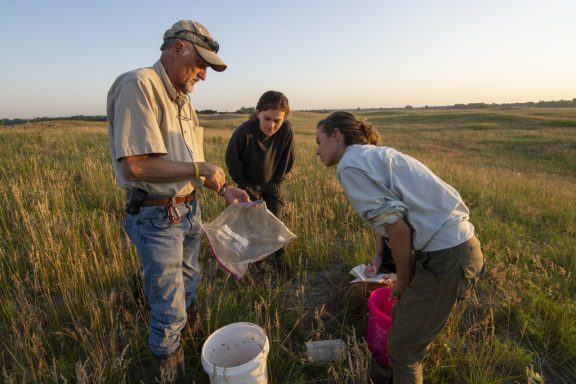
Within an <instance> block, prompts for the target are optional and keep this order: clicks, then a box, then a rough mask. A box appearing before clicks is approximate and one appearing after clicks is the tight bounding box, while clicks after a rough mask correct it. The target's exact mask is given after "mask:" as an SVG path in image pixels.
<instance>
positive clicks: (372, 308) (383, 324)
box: [366, 288, 396, 366]
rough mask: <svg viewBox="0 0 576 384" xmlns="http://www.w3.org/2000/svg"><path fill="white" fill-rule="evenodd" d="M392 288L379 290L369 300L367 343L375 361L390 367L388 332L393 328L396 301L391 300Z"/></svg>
mask: <svg viewBox="0 0 576 384" xmlns="http://www.w3.org/2000/svg"><path fill="white" fill-rule="evenodd" d="M390 291H392V288H378V289H376V290H374V291H373V292H372V293H371V294H370V297H369V298H368V327H367V330H366V342H367V344H368V349H369V350H370V353H372V356H373V357H374V359H375V360H376V361H377V362H379V363H380V364H382V365H384V366H388V365H389V362H388V352H387V348H386V343H387V342H388V332H389V331H390V327H392V307H394V304H395V303H396V300H395V299H392V300H389V297H390Z"/></svg>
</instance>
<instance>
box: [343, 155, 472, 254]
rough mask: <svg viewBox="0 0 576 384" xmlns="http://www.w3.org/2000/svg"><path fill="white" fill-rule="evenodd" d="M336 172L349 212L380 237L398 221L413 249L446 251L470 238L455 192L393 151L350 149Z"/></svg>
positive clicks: (463, 207) (418, 164) (464, 210)
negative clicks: (403, 223)
mask: <svg viewBox="0 0 576 384" xmlns="http://www.w3.org/2000/svg"><path fill="white" fill-rule="evenodd" d="M336 171H337V175H338V179H339V180H340V184H341V185H342V188H343V189H344V193H345V194H346V197H347V198H348V201H349V202H350V204H351V205H352V207H353V208H354V210H355V211H356V212H357V213H358V215H359V216H360V218H361V219H362V220H364V221H366V222H368V223H369V224H370V225H371V226H372V227H373V228H374V230H375V231H376V233H378V234H379V235H381V236H383V237H386V238H387V237H388V234H387V232H386V228H385V226H384V225H385V224H392V223H394V222H395V221H397V220H399V219H401V218H403V217H406V220H407V221H408V223H409V224H410V226H411V227H412V230H413V239H412V241H413V247H414V249H415V250H418V251H424V252H429V251H437V250H441V249H447V248H451V247H454V246H456V245H459V244H462V243H463V242H465V241H467V240H468V239H470V238H471V237H472V236H473V235H474V226H473V225H472V224H471V223H470V222H469V221H468V215H469V210H468V208H467V207H466V205H465V204H464V202H463V201H462V198H461V197H460V194H459V193H458V191H456V190H455V189H454V188H453V187H452V186H450V185H448V184H447V183H445V182H444V181H442V180H441V179H440V178H439V177H438V176H436V175H435V174H434V173H433V172H432V171H431V170H430V169H428V168H427V167H426V166H425V165H424V164H422V163H421V162H419V161H418V160H416V159H414V158H413V157H410V156H408V155H405V154H403V153H400V152H398V151H396V150H395V149H393V148H387V147H376V146H373V145H351V146H349V147H348V148H347V149H346V151H345V152H344V155H343V157H342V159H341V160H340V162H339V163H338V167H337V170H336Z"/></svg>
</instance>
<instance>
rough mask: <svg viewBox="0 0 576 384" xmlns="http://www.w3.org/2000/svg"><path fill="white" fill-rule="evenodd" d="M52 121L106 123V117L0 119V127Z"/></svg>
mask: <svg viewBox="0 0 576 384" xmlns="http://www.w3.org/2000/svg"><path fill="white" fill-rule="evenodd" d="M54 120H80V121H106V116H102V115H97V116H85V115H76V116H68V117H35V118H33V119H0V125H16V124H26V123H40V122H43V121H54Z"/></svg>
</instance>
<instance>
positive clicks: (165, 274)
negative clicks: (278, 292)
mask: <svg viewBox="0 0 576 384" xmlns="http://www.w3.org/2000/svg"><path fill="white" fill-rule="evenodd" d="M160 49H161V51H162V54H161V57H160V60H158V61H157V62H156V63H155V64H154V65H153V66H152V67H149V68H141V69H137V70H134V71H131V72H127V73H124V74H122V75H120V76H119V77H118V78H117V79H116V81H115V82H114V84H113V85H112V87H111V88H110V91H109V93H108V102H107V114H108V133H109V139H110V150H111V154H112V162H113V166H114V173H115V176H116V180H117V182H118V184H119V185H120V187H121V188H123V189H124V190H126V192H127V196H128V197H127V201H126V215H125V219H124V229H125V230H126V233H127V234H128V236H129V237H130V239H131V240H132V242H133V243H134V245H135V247H136V249H137V251H138V254H139V256H140V262H141V266H142V269H143V272H144V292H145V293H146V297H147V299H148V304H149V305H150V309H151V321H150V335H149V338H148V344H149V346H150V349H151V350H152V353H153V355H154V356H155V357H156V358H157V360H158V361H159V366H160V370H161V371H163V372H165V373H168V374H172V375H175V377H176V379H177V381H183V380H184V377H185V370H184V352H183V348H182V346H181V344H180V332H181V330H182V329H183V328H184V326H185V325H186V324H187V320H188V321H189V322H190V321H193V320H194V319H195V313H196V309H195V308H196V288H197V287H198V285H199V283H200V265H199V262H198V253H199V247H200V238H201V215H200V207H199V205H198V201H197V200H196V195H195V193H196V190H197V189H198V188H201V187H202V186H205V187H207V188H208V189H211V190H213V191H215V192H217V193H218V194H219V195H220V196H223V197H224V198H225V199H226V201H227V203H230V204H234V203H238V202H243V201H249V198H248V195H247V194H246V192H244V191H243V190H241V189H237V188H233V187H227V184H226V183H225V174H224V171H223V170H222V168H220V167H218V166H216V165H213V164H210V163H207V162H205V160H204V150H203V131H202V127H200V125H199V123H198V118H197V116H196V113H195V111H194V108H193V106H192V104H191V102H190V98H189V96H188V93H189V92H191V91H192V89H193V87H194V85H195V84H196V83H197V82H198V81H201V80H202V81H204V80H205V79H206V75H207V69H208V67H211V68H212V69H214V70H215V71H217V72H222V71H224V70H225V69H226V64H224V62H223V61H222V59H221V58H220V57H219V56H218V54H217V53H218V49H219V46H218V43H217V42H216V40H214V39H213V38H212V36H211V34H210V33H209V32H208V30H207V29H206V28H205V27H204V26H203V25H201V24H200V23H198V22H195V21H190V20H181V21H179V22H177V23H175V24H174V25H173V26H172V28H170V29H169V30H167V31H166V32H165V33H164V43H163V44H162V46H161V47H160Z"/></svg>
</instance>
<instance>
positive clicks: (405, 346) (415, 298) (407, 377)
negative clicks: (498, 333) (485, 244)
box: [388, 236, 485, 384]
mask: <svg viewBox="0 0 576 384" xmlns="http://www.w3.org/2000/svg"><path fill="white" fill-rule="evenodd" d="M484 269H485V268H484V256H483V255H482V251H481V250H480V242H479V241H478V239H477V238H476V237H475V236H474V237H472V238H471V239H470V240H468V241H466V242H464V243H462V244H460V245H458V246H456V247H453V248H449V249H444V250H440V251H433V252H416V266H415V273H414V278H413V279H412V281H411V282H410V284H409V285H408V288H407V289H406V292H405V293H404V295H403V296H402V298H401V299H400V300H398V301H397V302H396V305H395V306H394V309H393V311H392V328H391V330H390V334H389V336H388V355H389V357H390V365H391V367H392V371H393V375H394V384H404V383H422V382H423V375H422V361H423V360H424V357H425V355H426V351H427V349H428V347H429V345H430V343H431V342H432V341H433V340H434V338H436V336H438V334H439V333H440V331H441V330H442V328H443V327H444V325H446V322H447V321H448V318H449V317H450V313H451V312H452V309H453V308H454V305H455V304H456V302H457V301H458V299H459V298H466V297H468V295H469V294H470V291H471V290H472V288H474V286H475V285H476V282H477V281H478V277H479V276H480V275H481V274H483V273H484Z"/></svg>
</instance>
